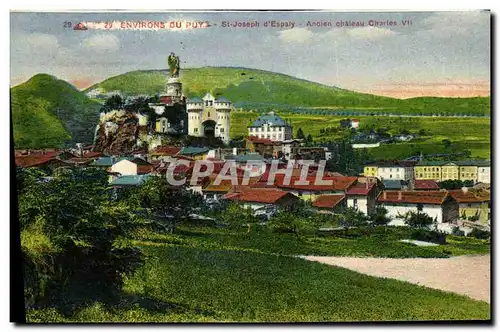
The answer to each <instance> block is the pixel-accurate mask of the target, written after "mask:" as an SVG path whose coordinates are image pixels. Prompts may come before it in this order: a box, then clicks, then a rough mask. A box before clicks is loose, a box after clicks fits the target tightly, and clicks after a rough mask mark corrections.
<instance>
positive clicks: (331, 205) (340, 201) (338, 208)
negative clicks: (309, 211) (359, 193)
mask: <svg viewBox="0 0 500 332" xmlns="http://www.w3.org/2000/svg"><path fill="white" fill-rule="evenodd" d="M312 206H313V207H314V208H315V209H316V210H317V211H318V212H320V213H326V214H337V213H342V212H343V211H344V210H345V208H346V207H347V201H346V199H345V195H343V194H335V195H319V196H318V197H316V199H315V200H314V201H313V202H312Z"/></svg>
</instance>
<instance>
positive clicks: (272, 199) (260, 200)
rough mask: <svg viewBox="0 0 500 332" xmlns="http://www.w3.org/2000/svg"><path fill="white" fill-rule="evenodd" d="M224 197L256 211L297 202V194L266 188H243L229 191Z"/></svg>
mask: <svg viewBox="0 0 500 332" xmlns="http://www.w3.org/2000/svg"><path fill="white" fill-rule="evenodd" d="M224 199H227V200H229V201H236V202H239V203H241V204H243V207H244V208H248V209H252V211H257V210H261V209H268V208H273V207H275V206H285V207H289V206H293V205H294V204H296V203H297V202H298V200H299V199H298V198H297V196H295V195H293V194H291V193H289V192H286V191H282V190H276V189H266V188H244V189H243V190H240V191H238V192H231V193H228V194H227V195H225V196H224Z"/></svg>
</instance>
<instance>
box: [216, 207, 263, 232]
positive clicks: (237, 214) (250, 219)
mask: <svg viewBox="0 0 500 332" xmlns="http://www.w3.org/2000/svg"><path fill="white" fill-rule="evenodd" d="M219 220H220V221H221V222H222V223H224V224H227V225H229V226H231V227H236V228H239V227H242V226H246V227H247V233H250V229H251V226H252V224H255V223H257V222H258V221H259V219H258V218H257V217H255V216H254V215H253V212H252V210H251V209H245V208H244V207H243V206H242V205H241V204H238V203H235V202H233V203H231V204H229V205H228V206H227V208H226V209H225V210H224V211H222V213H221V214H220V216H219Z"/></svg>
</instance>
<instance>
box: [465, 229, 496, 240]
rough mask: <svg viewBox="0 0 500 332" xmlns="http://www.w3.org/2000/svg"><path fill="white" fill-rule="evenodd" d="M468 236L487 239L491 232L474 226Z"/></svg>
mask: <svg viewBox="0 0 500 332" xmlns="http://www.w3.org/2000/svg"><path fill="white" fill-rule="evenodd" d="M469 236H472V237H475V238H476V239H480V240H487V239H489V238H490V236H491V233H490V232H488V231H484V230H482V229H479V228H474V229H472V231H471V232H470V233H469Z"/></svg>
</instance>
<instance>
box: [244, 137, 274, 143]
mask: <svg viewBox="0 0 500 332" xmlns="http://www.w3.org/2000/svg"><path fill="white" fill-rule="evenodd" d="M248 140H249V141H251V142H253V143H262V144H274V142H273V141H272V140H270V139H269V138H259V137H257V136H248Z"/></svg>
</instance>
